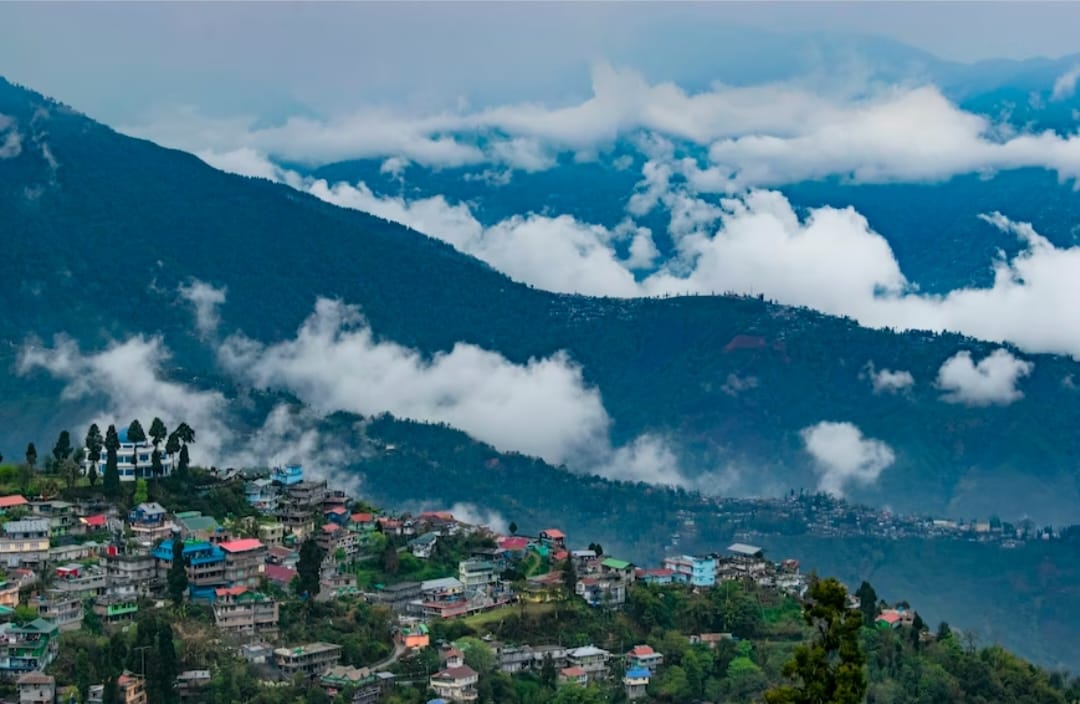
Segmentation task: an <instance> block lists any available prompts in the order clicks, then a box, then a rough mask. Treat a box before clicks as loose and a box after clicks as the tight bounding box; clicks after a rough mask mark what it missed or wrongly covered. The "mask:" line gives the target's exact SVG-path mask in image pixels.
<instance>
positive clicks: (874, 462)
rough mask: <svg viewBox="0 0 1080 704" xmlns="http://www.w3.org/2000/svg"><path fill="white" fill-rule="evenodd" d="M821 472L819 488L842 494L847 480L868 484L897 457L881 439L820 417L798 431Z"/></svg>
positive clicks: (851, 482)
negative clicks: (816, 421) (819, 419)
mask: <svg viewBox="0 0 1080 704" xmlns="http://www.w3.org/2000/svg"><path fill="white" fill-rule="evenodd" d="M800 435H801V436H802V439H803V442H804V443H805V444H806V451H807V452H809V453H810V456H811V457H813V459H814V467H815V469H816V471H817V473H818V474H819V475H820V476H819V479H818V490H819V491H823V492H826V493H829V494H834V495H836V496H843V495H844V491H845V488H846V487H847V486H849V485H850V484H861V485H863V486H867V485H871V484H873V483H874V482H876V481H877V479H878V477H879V476H880V475H881V473H882V472H883V471H884V470H885V469H887V468H888V467H889V466H891V465H892V464H893V462H895V461H896V455H895V454H894V453H893V451H892V448H890V447H889V446H888V445H887V444H885V443H884V442H882V441H881V440H875V439H873V438H866V437H863V434H862V431H861V430H859V428H858V427H856V426H855V425H853V424H851V423H834V422H830V421H822V422H820V423H818V424H817V425H813V426H810V427H808V428H803V429H802V431H800Z"/></svg>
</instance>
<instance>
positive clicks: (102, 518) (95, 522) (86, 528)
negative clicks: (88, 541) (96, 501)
mask: <svg viewBox="0 0 1080 704" xmlns="http://www.w3.org/2000/svg"><path fill="white" fill-rule="evenodd" d="M79 523H80V524H81V525H82V527H83V532H84V533H97V532H100V531H103V530H107V529H108V527H109V517H108V516H107V515H105V514H104V513H95V514H94V515H92V516H83V517H82V518H80V519H79Z"/></svg>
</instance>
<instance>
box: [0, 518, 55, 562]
mask: <svg viewBox="0 0 1080 704" xmlns="http://www.w3.org/2000/svg"><path fill="white" fill-rule="evenodd" d="M48 558H49V521H48V519H45V518H28V519H23V520H19V521H8V522H7V523H5V524H4V525H3V532H2V533H0V562H3V564H4V565H5V566H7V567H20V566H22V565H28V566H34V565H38V564H41V563H42V562H45V560H47V559H48Z"/></svg>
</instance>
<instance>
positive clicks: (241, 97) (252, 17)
mask: <svg viewBox="0 0 1080 704" xmlns="http://www.w3.org/2000/svg"><path fill="white" fill-rule="evenodd" d="M1078 26H1080V4H1074V3H1048V4H1041V3H1031V2H1024V3H1015V4H1004V3H991V4H981V3H971V2H963V3H908V4H894V3H884V2H869V3H863V4H856V3H848V2H845V3H836V4H829V3H777V4H769V3H746V4H743V3H715V4H695V5H676V4H671V3H665V4H648V3H633V4H616V3H604V4H588V3H574V4H560V5H556V4H524V3H506V4H494V3H476V4H457V3H429V4H405V3H395V4H377V3H358V4H348V3H344V4H342V3H339V4H310V3H303V4H291V3H271V4H262V3H237V4H221V3H183V4H166V3H153V4H149V3H147V4H133V3H122V4H106V3H77V4H66V3H21V4H12V3H0V27H2V28H3V29H2V30H0V31H2V34H3V36H2V41H0V75H4V76H6V77H8V78H10V79H13V80H16V81H18V82H20V83H24V84H27V85H30V86H31V87H34V88H36V89H38V90H41V91H43V92H46V93H48V94H50V95H53V96H55V97H58V98H60V99H62V100H64V101H65V102H68V103H70V104H72V105H74V106H75V107H77V108H80V109H82V110H84V111H86V112H89V113H91V114H92V115H94V116H96V117H98V118H100V119H103V120H105V121H107V122H113V123H125V122H130V121H133V120H141V119H143V118H144V117H145V116H146V115H147V114H148V113H150V112H152V111H153V110H154V109H156V108H159V107H162V106H175V105H178V104H188V105H194V106H198V107H199V108H200V110H202V111H203V112H206V113H216V114H222V115H233V114H238V113H244V114H248V115H257V116H260V117H263V118H264V119H269V120H273V119H277V118H279V117H280V116H281V115H282V114H286V113H297V112H304V111H306V110H312V111H315V112H318V113H323V114H327V113H335V112H344V111H347V110H350V109H353V108H355V107H356V106H357V105H360V104H370V103H394V104H396V105H406V106H408V105H415V106H418V107H426V108H430V107H434V106H446V105H454V104H457V103H459V102H460V101H468V102H469V103H470V104H472V105H477V104H490V103H496V102H505V101H519V100H543V101H548V102H556V101H560V100H567V101H568V100H573V99H578V98H580V97H581V96H582V95H584V94H587V93H588V91H589V88H590V83H589V81H590V77H589V71H588V67H589V65H590V64H591V63H592V62H594V61H596V60H599V59H607V60H611V61H613V62H615V63H617V64H622V65H629V66H631V67H633V68H636V69H638V70H640V71H643V72H644V73H645V74H646V75H647V76H649V77H650V78H651V79H653V80H676V81H679V82H680V83H681V84H683V85H693V84H695V83H697V84H703V83H708V82H710V81H712V80H716V79H720V80H724V81H728V82H739V81H742V80H745V81H755V80H761V79H769V78H773V77H776V76H778V75H780V76H782V74H783V73H784V72H785V71H789V70H790V68H791V67H790V62H791V60H792V58H791V56H784V55H783V54H784V53H785V52H787V50H788V45H789V44H791V43H794V40H792V39H790V34H791V33H795V32H802V33H805V32H814V33H823V32H828V33H830V34H833V35H836V34H847V33H857V34H865V35H874V36H879V37H886V38H889V39H892V40H895V41H897V42H903V43H906V44H909V45H911V46H913V47H917V48H919V49H922V50H925V51H928V52H931V53H933V54H934V55H936V56H939V57H942V58H945V59H949V60H957V61H973V60H979V59H985V58H993V57H1007V58H1028V57H1034V56H1048V57H1058V56H1061V55H1064V54H1068V53H1072V52H1075V51H1078V50H1080V39H1078V38H1077V35H1076V32H1075V28H1076V27H1078ZM763 32H767V33H768V34H763ZM776 34H779V35H780V36H778V37H777V36H770V35H776ZM785 62H786V63H785Z"/></svg>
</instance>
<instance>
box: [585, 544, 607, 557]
mask: <svg viewBox="0 0 1080 704" xmlns="http://www.w3.org/2000/svg"><path fill="white" fill-rule="evenodd" d="M589 549H590V550H592V551H593V552H595V553H596V555H597V557H599V556H600V555H603V554H604V546H602V545H601V544H600V543H589Z"/></svg>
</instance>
